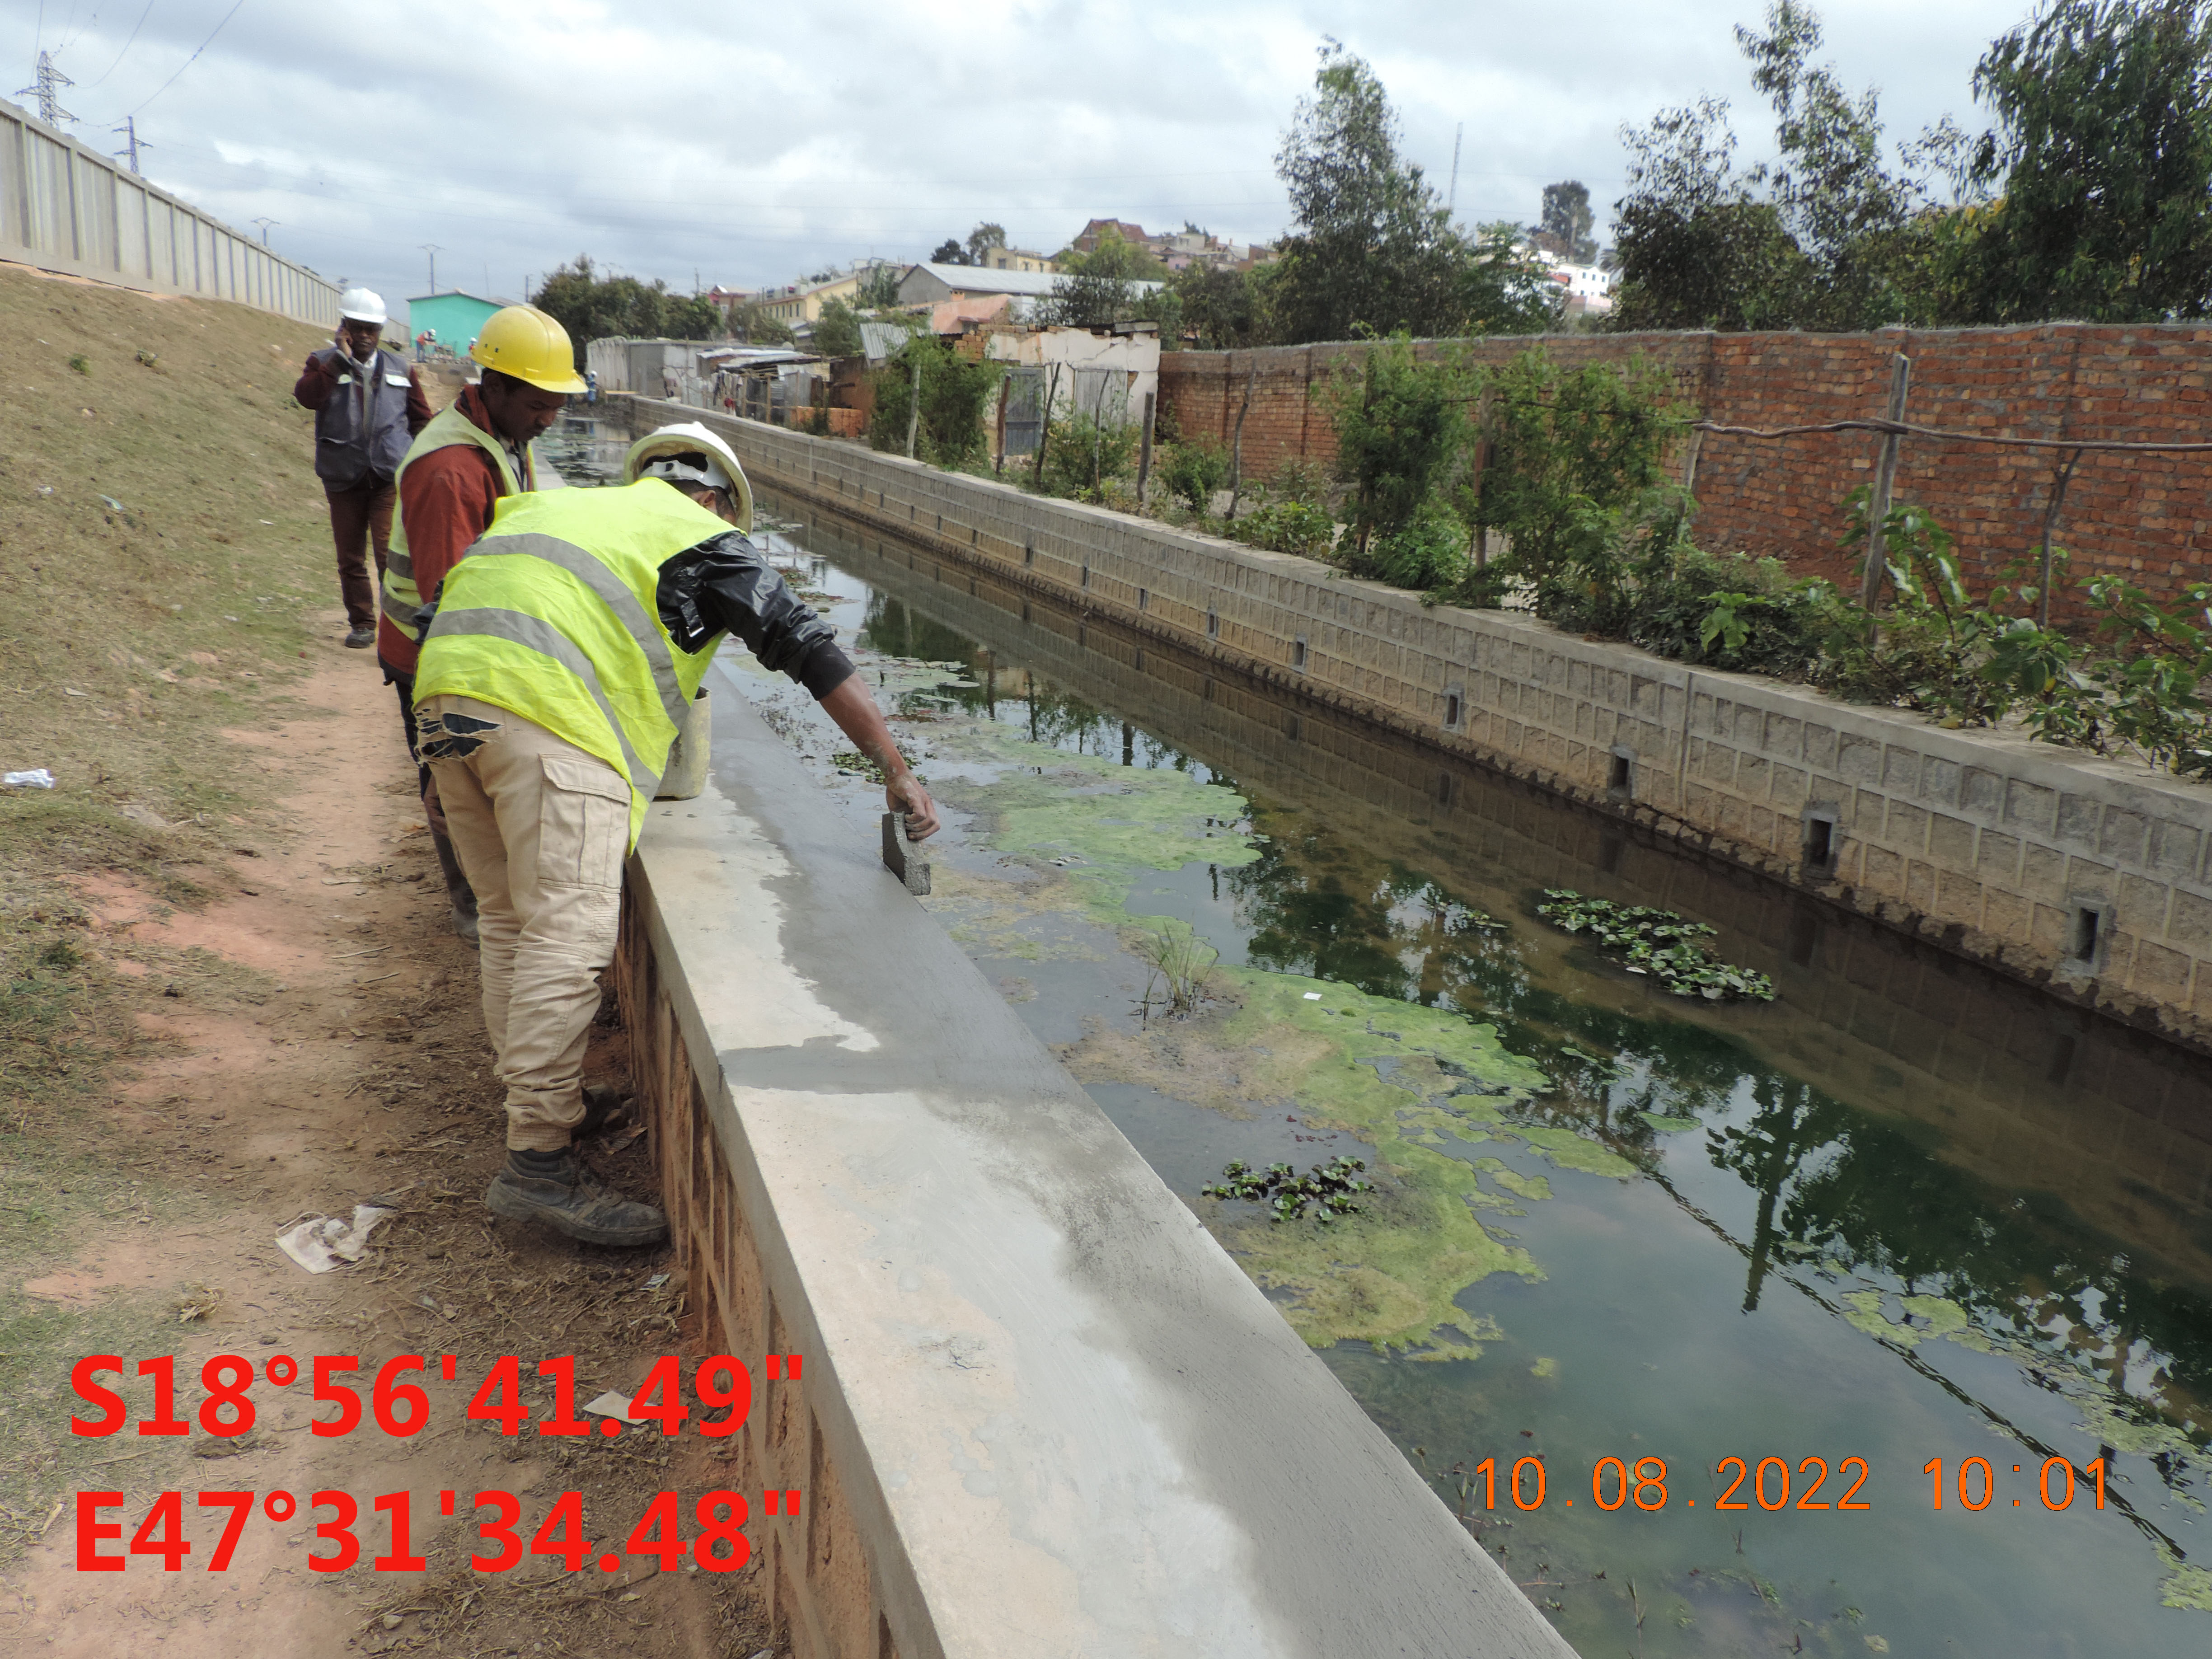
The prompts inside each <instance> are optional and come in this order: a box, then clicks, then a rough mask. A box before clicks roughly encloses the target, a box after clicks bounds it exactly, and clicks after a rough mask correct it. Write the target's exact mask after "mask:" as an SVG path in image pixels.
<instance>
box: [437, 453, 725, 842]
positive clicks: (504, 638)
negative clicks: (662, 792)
mask: <svg viewBox="0 0 2212 1659" xmlns="http://www.w3.org/2000/svg"><path fill="white" fill-rule="evenodd" d="M729 533H730V526H728V525H727V524H726V523H724V522H723V521H722V520H720V519H719V518H717V517H716V516H715V515H714V513H709V512H708V511H707V509H706V508H705V507H701V506H699V505H698V504H697V503H696V502H695V501H692V500H691V499H690V497H689V496H687V495H684V494H683V493H682V492H681V491H679V490H678V489H674V488H673V487H671V485H669V484H668V483H665V482H664V481H662V480H661V479H659V478H641V479H640V480H639V481H638V482H637V483H634V484H631V485H629V487H628V488H626V489H556V490H548V491H546V492H545V493H544V494H543V495H516V496H513V497H511V498H510V499H508V500H507V501H501V503H500V504H499V508H498V511H497V512H496V513H495V514H494V516H493V518H492V523H491V528H490V529H489V530H488V531H486V532H484V533H483V537H482V538H480V539H479V540H478V541H477V543H476V544H475V545H474V546H472V547H471V548H470V549H469V551H468V556H467V557H466V558H465V559H463V560H462V561H461V562H459V564H457V565H455V566H454V567H453V570H452V571H451V572H450V573H449V574H447V577H446V585H445V588H444V592H443V595H442V597H441V599H439V601H438V611H437V614H436V616H435V618H434V619H433V620H432V622H431V623H430V627H429V630H428V633H427V634H426V635H424V636H423V640H422V659H421V661H420V663H419V664H418V665H417V666H416V671H415V700H416V702H417V703H420V702H422V699H424V698H425V697H435V696H440V695H441V694H445V695H451V696H463V697H474V698H475V699H477V701H478V702H488V703H490V704H492V705H494V706H495V707H496V708H504V709H507V710H508V711H510V712H511V713H513V714H520V715H521V716H522V718H523V719H525V720H531V721H533V722H535V723H536V724H538V725H539V726H544V728H545V729H546V730H547V731H549V732H552V733H553V734H554V735H555V736H556V737H559V738H565V739H566V740H567V741H568V742H570V743H573V744H575V745H576V747H577V748H579V749H581V750H584V751H585V752H586V753H587V754H592V755H596V756H598V757H599V758H600V759H601V760H603V761H605V762H606V763H607V764H608V765H610V766H611V767H613V768H614V769H616V770H617V771H618V772H620V773H621V774H622V775H623V778H624V779H626V780H627V781H628V782H629V789H630V812H629V844H630V845H631V846H632V847H635V846H636V845H637V835H638V831H639V829H641V828H642V827H643V825H644V823H645V809H646V807H647V804H648V803H650V802H651V801H652V799H653V793H654V791H655V790H656V789H657V788H658V787H659V783H660V775H661V774H662V772H664V771H665V769H667V765H668V750H669V747H670V745H671V744H673V743H674V742H675V741H676V736H677V733H678V732H679V731H680V730H682V728H683V726H684V720H685V717H686V715H687V714H689V712H690V707H691V698H692V696H693V694H694V693H695V692H696V691H697V690H698V689H699V682H700V681H701V680H702V678H705V677H706V672H707V665H708V663H709V662H711V661H712V660H713V659H714V646H715V644H716V643H717V642H718V641H719V640H720V635H715V636H714V638H712V639H710V640H708V641H707V643H706V645H705V646H704V647H702V649H700V650H698V651H690V652H687V651H683V650H679V649H678V647H677V646H676V642H675V641H674V640H672V639H671V637H670V635H669V632H668V629H667V628H666V627H665V626H664V625H663V624H662V623H661V620H660V608H659V604H658V603H657V600H656V593H657V590H658V589H659V585H660V567H661V566H662V565H664V564H665V563H666V562H668V561H669V560H670V559H671V558H673V557H675V556H677V555H678V553H681V552H683V551H684V550H686V549H688V548H693V547H696V546H697V545H698V544H700V543H702V542H703V541H708V540H711V539H712V538H714V537H716V536H723V535H727V534H729Z"/></svg>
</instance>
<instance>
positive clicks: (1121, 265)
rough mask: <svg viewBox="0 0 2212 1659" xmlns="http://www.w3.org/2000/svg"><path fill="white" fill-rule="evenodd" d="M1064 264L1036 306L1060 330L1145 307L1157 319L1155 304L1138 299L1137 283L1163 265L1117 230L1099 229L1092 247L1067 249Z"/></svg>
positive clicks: (1106, 321)
mask: <svg viewBox="0 0 2212 1659" xmlns="http://www.w3.org/2000/svg"><path fill="white" fill-rule="evenodd" d="M1155 273H1157V275H1155ZM1167 275H1168V269H1167V267H1166V266H1165V265H1164V264H1161V263H1160V262H1159V261H1158V259H1155V258H1152V254H1151V253H1150V252H1148V251H1147V250H1146V249H1144V248H1141V247H1139V246H1136V245H1135V244H1134V243H1132V242H1125V241H1123V240H1121V233H1120V232H1118V231H1115V230H1113V229H1110V228H1109V229H1108V230H1106V231H1104V232H1103V233H1102V234H1100V236H1099V238H1098V246H1097V247H1095V248H1093V249H1092V250H1091V252H1088V253H1071V254H1069V255H1068V256H1067V258H1066V269H1065V270H1062V271H1061V273H1060V279H1059V280H1058V281H1057V282H1055V283H1054V284H1053V285H1052V293H1051V295H1050V296H1049V297H1048V299H1047V300H1046V301H1045V302H1044V304H1043V306H1042V307H1040V313H1041V320H1042V321H1044V322H1046V323H1048V324H1057V325H1060V326H1062V327H1066V328H1104V327H1107V326H1109V325H1112V324H1115V323H1120V322H1126V321H1127V320H1128V319H1130V318H1132V317H1137V316H1141V315H1144V314H1146V312H1147V311H1148V310H1149V311H1151V312H1152V314H1153V316H1154V317H1155V319H1158V308H1157V307H1148V306H1147V305H1146V303H1145V302H1144V301H1143V299H1142V297H1141V296H1140V295H1139V291H1138V288H1137V284H1138V283H1141V282H1157V281H1159V280H1160V279H1161V278H1164V277H1165V276H1167Z"/></svg>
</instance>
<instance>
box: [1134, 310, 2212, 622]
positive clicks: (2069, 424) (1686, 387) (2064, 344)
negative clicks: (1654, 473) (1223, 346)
mask: <svg viewBox="0 0 2212 1659" xmlns="http://www.w3.org/2000/svg"><path fill="white" fill-rule="evenodd" d="M1534 343H1536V342H1534V341H1532V340H1528V339H1498V340H1473V341H1467V342H1462V343H1461V346H1462V349H1464V350H1465V351H1466V352H1467V353H1468V356H1470V357H1471V358H1472V359H1473V360H1474V362H1503V361H1504V360H1505V359H1506V358H1508V357H1510V356H1512V355H1513V354H1515V353H1516V352H1519V351H1522V350H1525V349H1527V348H1528V346H1530V345H1531V344H1534ZM1542 343H1543V344H1544V345H1545V347H1546V348H1547V349H1548V350H1549V351H1550V352H1551V354H1552V356H1553V358H1554V359H1555V360H1557V361H1559V362H1561V363H1563V364H1568V365H1573V364H1578V363H1583V362H1592V361H1596V362H1622V361H1625V360H1626V358H1627V357H1628V356H1630V355H1631V354H1633V353H1640V354H1642V356H1644V358H1645V359H1646V360H1648V361H1650V362H1656V363H1659V364H1662V365H1663V366H1665V367H1666V368H1668V369H1669V370H1670V372H1671V373H1672V374H1673V375H1674V380H1675V383H1676V385H1677V386H1678V387H1679V388H1680V392H1681V395H1682V396H1683V397H1684V398H1686V399H1687V400H1688V401H1690V402H1691V403H1692V404H1694V405H1696V406H1697V407H1698V409H1699V410H1700V411H1701V412H1702V413H1703V414H1704V415H1705V417H1706V418H1707V419H1710V420H1714V421H1717V422H1723V423H1724V424H1729V425H1738V426H1758V427H1776V426H1795V425H1802V424H1808V423H1812V422H1822V421H1833V420H1844V419H1852V418H1863V417H1867V416H1879V415H1881V413H1882V412H1883V407H1884V404H1886V402H1887V396H1888V388H1889V373H1890V371H1889V362H1890V358H1891V356H1892V354H1893V353H1895V352H1898V351H1902V352H1904V353H1905V355H1906V356H1908V357H1910V358H1911V360H1912V381H1911V398H1910V400H1909V401H1908V403H1907V404H1906V408H1905V417H1906V419H1907V420H1909V421H1911V422H1914V423H1915V424H1917V425H1923V426H1935V427H1942V428H1947V429H1949V430H1954V431H1969V432H1987V433H1991V434H1994V435H2002V436H2008V437H2027V438H2044V437H2068V438H2117V439H2124V440H2130V441H2139V442H2141V441H2158V440H2167V441H2181V442H2212V420H2208V418H2207V416H2208V415H2212V386H2208V379H2212V328H2204V327H2197V326H2191V325H2163V326H2158V327H2145V328H2121V327H2102V326H2097V327H2093V326H2087V325H2078V324H2048V325H2043V326H2039V327H2036V328H2022V329H1972V330H1946V331H1928V332H1915V331H1907V330H1902V329H1899V330H1885V331H1882V332H1881V333H1878V334H1825V335H1824V334H1626V335H1591V336H1566V337H1553V338H1549V339H1547V340H1545V341H1543V342H1542ZM1362 349H1363V348H1361V347H1360V346H1358V345H1318V346H1281V347H1274V348H1271V349H1267V350H1262V351H1237V352H1218V351H1184V352H1170V353H1169V354H1168V355H1167V356H1164V357H1163V358H1162V359H1161V361H1160V393H1161V400H1162V404H1163V405H1164V407H1165V408H1167V409H1169V410H1172V411H1173V413H1174V416H1175V418H1176V421H1177V422H1179V423H1180V424H1181V427H1182V430H1183V431H1185V432H1187V433H1198V434H1203V435H1207V436H1211V437H1216V438H1218V439H1219V440H1220V441H1222V442H1224V443H1227V442H1228V441H1230V438H1231V435H1232V434H1233V432H1234V430H1235V428H1236V422H1237V410H1238V408H1239V406H1240V405H1241V404H1243V398H1244V389H1245V385H1246V380H1247V376H1248V374H1251V372H1252V371H1254V370H1256V371H1257V374H1256V379H1255V380H1254V382H1253V394H1252V402H1251V409H1250V412H1249V415H1247V416H1246V417H1245V422H1244V450H1243V453H1244V472H1245V476H1246V477H1264V476H1265V475H1266V473H1267V472H1268V471H1270V470H1272V469H1273V467H1274V466H1275V465H1277V464H1278V463H1279V461H1281V460H1283V459H1285V458H1288V457H1294V456H1297V457H1304V458H1305V459H1311V460H1316V461H1320V462H1322V463H1323V464H1328V463H1330V462H1333V461H1334V457H1335V441H1334V435H1333V434H1332V432H1331V430H1330V427H1329V422H1328V411H1327V410H1326V408H1325V407H1324V406H1323V405H1322V404H1321V403H1320V402H1319V401H1318V400H1316V398H1314V397H1313V396H1312V395H1311V394H1312V392H1314V391H1315V390H1316V389H1317V388H1319V387H1320V386H1323V385H1325V384H1326V383H1327V381H1328V379H1329V377H1330V376H1331V375H1332V374H1341V373H1346V372H1349V371H1351V370H1352V369H1354V368H1356V367H1357V364H1358V357H1359V354H1360V352H1361V350H1362ZM1420 349H1421V351H1422V354H1423V355H1424V356H1426V355H1429V354H1430V353H1431V352H1434V351H1437V350H1440V349H1443V347H1442V346H1439V345H1436V344H1431V343H1425V344H1424V345H1423V346H1422V347H1421V348H1420ZM1880 443H1881V440H1880V439H1879V438H1878V437H1876V436H1875V435H1873V434H1870V433H1842V434H1834V435H1819V436H1811V437H1802V438H1790V439H1785V440H1782V441H1759V440H1753V439H1747V438H1734V437H1723V436H1719V435H1714V434H1706V435H1705V436H1704V438H1703V440H1702V441H1701V444H1700V445H1699V451H1698V455H1697V462H1696V467H1697V471H1696V479H1695V488H1696V491H1697V496H1698V500H1699V503H1700V506H1701V509H1702V510H1701V511H1700V513H1699V520H1698V531H1697V534H1698V538H1699V541H1700V542H1701V543H1702V544H1704V545H1705V546H1708V547H1711V548H1715V549H1741V550H1744V551H1746V552H1750V553H1754V554H1768V553H1771V554H1774V555H1777V556H1779V557H1781V558H1783V559H1784V560H1785V561H1786V562H1788V563H1789V565H1790V568H1792V569H1793V570H1795V571H1796V572H1798V573H1799V574H1805V575H1824V576H1829V577H1832V578H1835V579H1838V580H1843V579H1845V578H1847V577H1851V576H1853V575H1854V574H1855V573H1856V569H1857V565H1856V562H1855V561H1854V560H1852V559H1850V558H1848V557H1846V556H1844V555H1843V554H1842V553H1840V552H1839V551H1838V549H1837V547H1836V542H1837V539H1838V536H1839V535H1840V534H1841V532H1842V528H1843V513H1842V507H1841V504H1842V501H1843V498H1844V496H1845V495H1848V494H1849V493H1850V491H1851V490H1852V489H1855V488H1857V486H1858V485H1860V484H1862V483H1868V482H1869V480H1870V479H1871V477H1872V475H1873V459H1874V457H1875V453H1876V451H1877V449H1878V448H1879V446H1880ZM1681 459H1686V458H1681ZM2057 459H2059V457H2058V456H2057V453H2055V452H2051V451H2037V450H2018V449H2005V448H2000V447H1995V446H1990V445H1982V444H1961V443H1936V442H1932V441H1917V440H1911V439H1908V440H1906V441H1905V445H1904V447H1903V451H1902V453H1901V456H1900V459H1899V466H1898V478H1897V494H1898V498H1899V500H1909V501H1917V502H1920V503H1923V504H1924V505H1926V506H1927V507H1929V508H1931V509H1932V510H1933V511H1934V513H1936V517H1937V519H1938V520H1941V521H1942V523H1943V525H1944V526H1946V527H1948V529H1949V530H1950V531H1951V532H1952V533H1953V534H1954V536H1956V537H1957V538H1958V541H1959V547H1960V553H1961V556H1962V558H1963V561H1964V562H1965V564H1966V568H1967V570H1968V571H1969V573H1970V574H1972V576H1973V578H1974V579H1975V580H1976V583H1977V586H1987V585H1988V584H1989V583H1990V582H1993V581H1995V580H1996V579H1997V573H1998V570H1999V568H2001V567H2002V565H2004V564H2005V563H2007V562H2009V561H2010V560H2012V559H2013V558H2015V557H2016V556H2019V555H2021V554H2022V553H2024V552H2026V551H2027V550H2029V549H2030V548H2032V547H2033V545H2034V544H2035V543H2036V541H2037V540H2038V538H2039V537H2040V536H2041V534H2042V528H2043V514H2044V512H2045V507H2046V506H2047V504H2048V501H2049V490H2050V486H2051V479H2052V477H2053V474H2054V471H2055V468H2056V465H2057ZM1678 464H1679V462H1678ZM2057 540H2058V542H2059V543H2060V544H2062V545H2063V546H2066V547H2068V548H2070V549H2071V550H2073V552H2074V555H2075V572H2076V574H2087V573H2088V572H2090V571H2093V570H2106V571H2113V572H2118V573H2120V574H2125V575H2126V576H2127V577H2128V579H2129V580H2131V581H2135V582H2137V583H2139V584H2141V585H2142V586H2144V587H2146V588H2148V589H2150V590H2151V591H2152V592H2156V593H2160V594H2171V593H2172V592H2174V591H2175V590H2176V589H2177V588H2178V587H2179V586H2181V585H2182V584H2184V583H2185V582H2188V581H2194V580H2205V579H2206V578H2208V577H2209V576H2212V455H2122V454H2111V453H2105V454H2099V453H2090V454H2087V455H2085V456H2084V457H2083V458H2082V460H2081V465H2080V466H2079V467H2078V468H2077V469H2076V470H2075V474H2074V478H2073V482H2072V483H2070V484H2069V486H2068V489H2067V493H2066V501H2065V507H2064V510H2063V514H2062V516H2061V518H2060V520H2059V524H2058V529H2057Z"/></svg>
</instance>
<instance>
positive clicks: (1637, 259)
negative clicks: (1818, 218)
mask: <svg viewBox="0 0 2212 1659" xmlns="http://www.w3.org/2000/svg"><path fill="white" fill-rule="evenodd" d="M1621 139H1622V142H1623V143H1626V145H1627V147H1628V151H1629V164H1628V193H1627V195H1626V197H1623V198H1622V199H1621V202H1620V205H1619V208H1618V209H1617V210H1616V217H1615V222H1614V225H1613V249H1614V252H1616V253H1617V254H1618V256H1619V258H1620V276H1621V280H1620V289H1619V290H1618V291H1617V292H1616V294H1615V295H1614V297H1613V312H1612V314H1611V316H1610V317H1609V318H1608V319H1607V320H1608V323H1609V325H1610V326H1612V327H1613V328H1615V329H1630V330H1633V329H1680V328H1716V329H1723V330H1742V329H1755V328H1786V327H1788V326H1790V324H1791V323H1792V322H1793V321H1794V320H1795V319H1796V313H1797V295H1798V293H1799V290H1800V289H1802V287H1803V286H1804V283H1805V282H1806V281H1807V278H1808V271H1807V264H1806V260H1805V257H1804V254H1803V253H1802V251H1801V250H1800V249H1799V248H1798V246H1797V244H1796V240H1795V239H1793V238H1792V237H1791V236H1790V233H1789V232H1788V231H1787V230H1786V229H1784V227H1783V223H1782V214H1781V210H1779V209H1778V208H1777V207H1776V206H1775V205H1774V204H1772V203H1771V202H1767V201H1762V200H1760V199H1759V196H1758V194H1757V192H1756V191H1754V189H1753V185H1752V181H1751V180H1750V179H1748V178H1747V177H1746V176H1745V175H1744V174H1742V173H1738V172H1736V170H1735V165H1734V160H1733V158H1734V153H1735V133H1734V132H1732V131H1729V124H1728V105H1727V104H1726V103H1725V102H1724V101H1723V100H1718V99H1712V98H1705V99H1701V100H1699V101H1698V102H1697V103H1696V104H1694V105H1691V106H1685V107H1682V108H1680V109H1668V110H1662V111H1660V112H1659V113H1658V114H1657V115H1656V116H1654V117H1653V118H1652V120H1651V124H1650V125H1649V126H1648V127H1645V128H1644V129H1643V130H1642V131H1636V130H1634V129H1631V128H1626V127H1624V128H1623V129H1622V130H1621Z"/></svg>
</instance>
